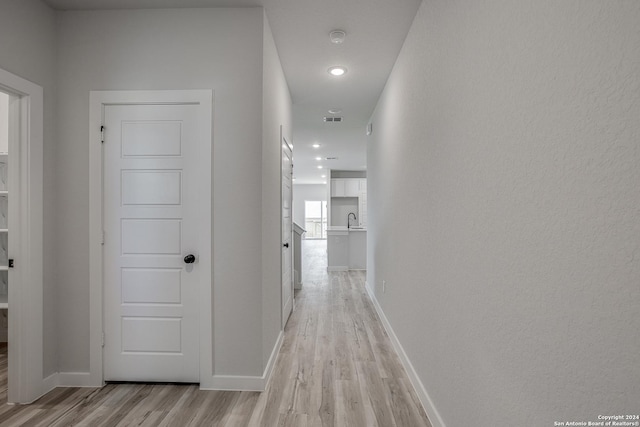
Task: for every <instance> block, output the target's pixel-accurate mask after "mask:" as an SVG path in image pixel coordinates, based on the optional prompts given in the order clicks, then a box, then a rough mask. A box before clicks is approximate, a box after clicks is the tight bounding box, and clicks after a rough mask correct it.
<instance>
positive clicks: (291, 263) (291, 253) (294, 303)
mask: <svg viewBox="0 0 640 427" xmlns="http://www.w3.org/2000/svg"><path fill="white" fill-rule="evenodd" d="M280 141H281V146H280V147H281V148H280V251H281V252H280V253H282V246H283V245H284V240H283V239H282V236H283V234H282V231H283V223H284V217H283V215H282V208H283V207H284V197H283V196H284V194H283V192H282V184H283V182H282V166H283V165H282V156H283V155H284V149H285V145H286V148H288V149H289V152H290V153H291V168H292V171H293V145H291V144H290V143H289V141H287V139H286V138H285V136H284V133H283V129H282V125H281V126H280ZM290 207H291V214H290V215H291V237H290V239H289V245H290V247H289V251H290V255H291V262H290V265H291V272H290V275H289V276H290V277H291V312H290V313H289V316H287V318H286V319H285V317H284V308H285V307H284V306H285V302H286V301H285V299H284V293H283V292H282V275H283V273H284V271H283V264H284V263H283V262H282V261H283V259H282V255H280V299H281V301H280V319H281V324H282V330H283V331H284V328H285V326H286V325H287V321H288V320H289V318H290V317H291V315H292V314H293V311H294V310H295V308H296V299H295V287H294V278H293V270H294V268H293V173H292V175H291V199H290Z"/></svg>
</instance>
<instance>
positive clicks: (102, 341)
mask: <svg viewBox="0 0 640 427" xmlns="http://www.w3.org/2000/svg"><path fill="white" fill-rule="evenodd" d="M101 344H102V346H103V347H104V332H103V333H102V343H101Z"/></svg>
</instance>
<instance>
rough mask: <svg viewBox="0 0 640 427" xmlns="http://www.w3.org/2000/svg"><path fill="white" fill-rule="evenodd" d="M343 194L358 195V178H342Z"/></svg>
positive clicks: (346, 195)
mask: <svg viewBox="0 0 640 427" xmlns="http://www.w3.org/2000/svg"><path fill="white" fill-rule="evenodd" d="M344 181H345V182H344V195H345V197H358V195H359V194H360V180H359V179H345V180H344Z"/></svg>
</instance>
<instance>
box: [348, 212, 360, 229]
mask: <svg viewBox="0 0 640 427" xmlns="http://www.w3.org/2000/svg"><path fill="white" fill-rule="evenodd" d="M351 215H353V219H354V220H355V219H358V218H356V214H354V213H353V212H349V215H347V228H351Z"/></svg>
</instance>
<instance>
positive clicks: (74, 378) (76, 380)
mask: <svg viewBox="0 0 640 427" xmlns="http://www.w3.org/2000/svg"><path fill="white" fill-rule="evenodd" d="M56 387H101V386H100V385H95V384H93V383H92V381H91V375H90V374H89V373H88V372H54V373H53V374H51V375H49V376H48V377H46V378H45V379H43V380H42V396H44V395H45V394H47V393H49V392H50V391H51V390H53V389H54V388H56Z"/></svg>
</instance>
